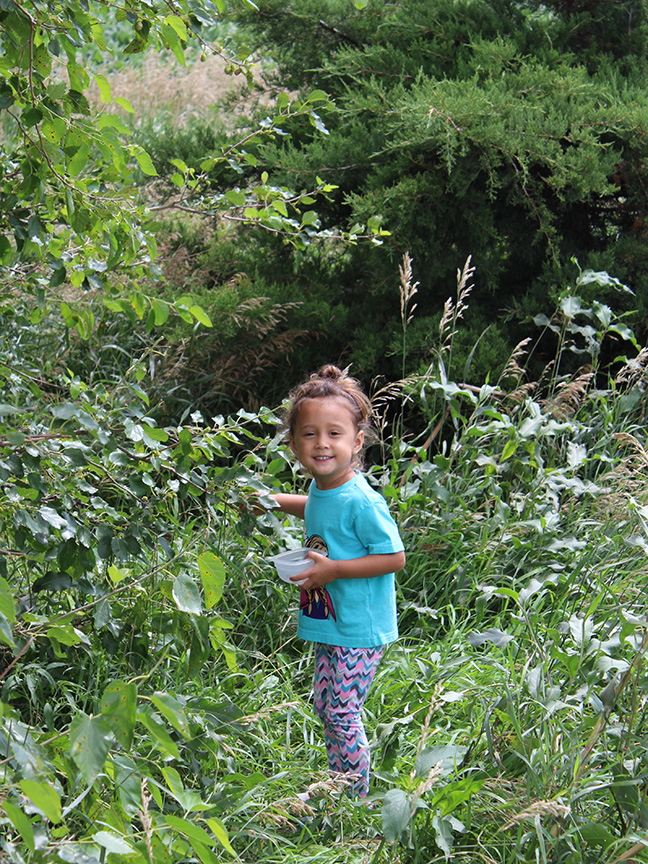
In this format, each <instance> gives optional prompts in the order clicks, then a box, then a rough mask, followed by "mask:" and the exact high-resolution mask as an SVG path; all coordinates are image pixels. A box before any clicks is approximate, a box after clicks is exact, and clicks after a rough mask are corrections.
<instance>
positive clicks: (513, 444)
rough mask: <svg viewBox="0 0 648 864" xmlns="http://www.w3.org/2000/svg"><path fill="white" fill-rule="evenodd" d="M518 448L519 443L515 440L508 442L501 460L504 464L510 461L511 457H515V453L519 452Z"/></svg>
mask: <svg viewBox="0 0 648 864" xmlns="http://www.w3.org/2000/svg"><path fill="white" fill-rule="evenodd" d="M517 446H518V445H517V441H513V440H510V441H507V442H506V444H505V445H504V449H503V450H502V455H501V457H500V460H501V461H502V462H506V460H507V459H510V458H511V456H513V455H514V454H515V451H516V450H517Z"/></svg>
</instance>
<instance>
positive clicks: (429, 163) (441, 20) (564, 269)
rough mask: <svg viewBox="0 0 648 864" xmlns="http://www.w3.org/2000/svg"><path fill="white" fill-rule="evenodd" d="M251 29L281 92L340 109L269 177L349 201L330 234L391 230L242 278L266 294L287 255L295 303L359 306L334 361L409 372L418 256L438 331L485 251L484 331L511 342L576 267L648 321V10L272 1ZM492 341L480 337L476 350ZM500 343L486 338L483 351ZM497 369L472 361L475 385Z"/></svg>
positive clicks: (427, 314)
mask: <svg viewBox="0 0 648 864" xmlns="http://www.w3.org/2000/svg"><path fill="white" fill-rule="evenodd" d="M604 7H605V8H604ZM244 20H245V22H246V25H247V26H248V27H249V28H250V29H251V31H252V35H251V36H250V39H251V40H254V41H253V44H255V45H257V46H258V47H260V48H261V50H263V51H264V52H265V53H266V54H267V53H270V54H271V55H272V56H274V57H275V59H276V64H277V66H276V70H277V71H276V76H275V77H274V78H273V79H272V80H271V82H270V83H271V84H272V85H274V86H276V84H277V82H279V81H280V82H282V83H283V84H284V85H285V84H286V83H288V84H290V85H292V86H294V87H296V88H297V87H302V86H307V87H309V88H310V87H317V88H321V90H323V91H324V92H327V93H329V94H330V95H331V97H332V99H333V100H334V104H335V107H334V110H333V111H331V112H329V113H328V114H327V118H326V124H327V128H328V130H329V134H328V135H326V136H323V137H322V136H313V135H312V134H311V133H310V131H309V130H308V129H306V128H303V127H302V128H300V129H299V130H295V131H294V132H293V133H292V134H291V135H290V136H285V137H281V138H279V139H276V140H265V141H263V142H261V145H260V147H259V149H258V151H255V154H256V156H257V158H258V159H259V170H269V168H268V166H276V165H278V164H281V165H282V166H283V168H282V169H281V170H279V172H278V175H277V176H278V177H281V176H283V177H284V182H288V179H290V182H291V184H293V185H299V184H303V186H304V187H305V188H308V187H309V186H310V185H312V184H313V182H314V179H315V176H316V175H317V176H319V177H325V178H326V180H327V181H328V182H330V183H331V184H333V185H336V186H339V187H340V189H343V190H344V193H345V194H344V197H343V198H340V197H338V196H333V197H332V199H331V201H330V202H328V204H326V205H323V206H322V207H321V208H320V218H321V220H322V227H323V228H326V227H328V226H332V225H340V224H346V225H349V226H352V225H353V223H354V222H357V223H359V224H367V221H368V219H369V218H370V217H371V215H372V214H376V215H378V216H379V217H380V219H381V225H382V227H383V228H384V229H386V230H388V231H389V232H390V234H389V236H387V237H385V239H384V243H383V244H382V246H380V247H378V248H376V249H369V248H367V247H366V246H358V247H355V248H352V249H350V250H344V251H343V252H340V254H336V255H329V256H327V259H326V261H325V262H324V261H322V259H321V258H317V257H316V255H315V253H313V252H312V250H308V252H307V253H306V254H305V255H293V256H290V255H289V253H288V252H284V254H283V256H282V254H281V251H280V250H279V249H278V247H277V246H276V245H275V244H274V243H272V242H268V241H263V239H262V238H260V239H259V243H260V244H262V246H261V248H262V251H260V252H259V250H258V248H257V247H255V248H254V249H253V250H252V251H251V255H250V259H254V260H250V264H249V265H247V264H246V266H245V269H246V270H247V269H248V266H249V267H250V268H254V269H255V272H256V273H257V274H258V275H259V276H260V277H262V278H264V279H265V280H266V281H267V282H270V281H276V277H277V259H280V264H279V266H282V265H283V268H284V270H283V272H284V273H285V276H283V278H284V279H285V281H286V283H288V282H290V284H291V285H292V288H293V293H292V298H291V299H295V298H296V296H297V294H298V293H299V292H302V293H303V294H306V292H308V295H309V297H315V298H317V301H319V300H320V298H324V297H330V296H334V297H340V298H342V297H343V298H344V303H345V305H347V306H348V307H349V308H350V310H351V314H350V321H351V327H352V328H353V329H352V331H351V333H349V331H348V330H343V331H338V330H337V328H336V327H335V323H332V324H331V325H330V326H329V329H328V333H327V335H328V346H327V350H328V351H329V356H331V355H333V356H340V357H343V358H344V360H345V362H352V363H353V368H354V370H355V372H356V374H360V375H363V376H366V377H367V378H369V377H373V376H375V375H376V374H383V375H385V376H386V377H387V379H390V378H393V377H394V376H396V375H398V374H399V366H398V363H397V362H392V361H391V360H390V359H389V350H388V346H389V345H390V344H392V343H393V341H394V340H395V338H396V337H397V334H398V331H399V324H398V312H397V306H396V305H395V304H394V303H393V301H392V297H393V291H394V283H393V279H392V278H390V274H391V273H393V270H394V267H395V263H396V262H397V261H399V260H400V259H401V257H402V255H403V254H404V253H405V252H406V251H407V252H409V253H410V255H411V256H412V258H413V260H414V261H415V262H416V266H417V270H418V272H419V278H420V282H421V285H420V291H419V298H418V316H419V317H420V318H421V319H424V320H428V319H429V321H430V322H433V321H434V320H435V317H437V316H438V315H439V314H440V312H441V308H440V307H441V302H442V298H444V297H445V296H446V294H447V292H448V287H449V284H450V281H451V280H452V278H453V271H454V266H455V262H456V261H457V260H465V259H466V258H467V257H468V256H469V255H472V257H473V260H474V262H475V264H476V265H477V266H478V270H479V274H480V285H479V291H478V292H476V293H475V295H474V296H473V299H472V302H473V305H474V306H475V309H476V312H477V315H476V316H475V322H477V321H482V320H483V321H486V322H487V323H489V322H492V321H493V319H494V318H500V317H503V315H504V314H506V315H507V319H508V320H507V330H508V332H509V333H510V340H509V347H512V346H513V345H514V344H515V343H516V341H518V339H520V338H522V336H523V334H524V326H523V320H524V317H525V313H526V314H528V313H531V314H534V315H535V314H538V313H540V312H541V311H543V310H544V309H545V308H546V305H547V300H546V298H547V295H548V294H549V295H550V294H551V292H552V291H553V290H554V286H555V285H556V284H558V285H560V284H564V283H565V282H566V281H568V280H569V279H571V278H572V270H571V264H570V260H571V258H572V257H575V258H577V259H578V261H579V262H580V264H581V266H582V267H584V268H589V269H594V270H607V271H608V272H614V273H615V274H617V276H618V277H619V278H620V279H622V280H623V281H624V282H625V283H626V284H628V285H629V286H630V287H631V288H632V289H633V291H634V292H635V294H636V295H637V297H638V298H639V299H638V301H637V312H638V315H637V318H636V319H635V322H636V321H637V320H642V319H643V317H644V316H645V297H646V284H645V277H644V272H645V267H644V266H643V265H644V264H645V249H646V243H645V233H644V230H643V222H644V216H645V213H646V199H645V188H646V184H645V182H644V181H643V179H642V178H643V169H642V165H643V164H644V162H645V153H646V137H645V129H644V125H645V124H644V123H643V120H642V117H643V116H644V115H645V113H646V106H645V88H644V86H643V82H644V79H645V74H646V70H645V52H644V51H643V48H642V46H643V44H644V42H645V39H646V33H647V30H646V19H645V10H644V7H643V5H642V4H639V3H630V4H625V5H624V6H623V7H621V6H614V7H610V5H609V4H605V3H602V4H601V3H594V4H592V3H583V4H578V3H568V4H564V3H560V4H559V3H555V4H549V5H548V6H547V5H546V4H545V6H540V5H539V4H537V3H525V2H507V0H497V2H490V3H486V2H466V3H457V2H440V3H434V4H430V3H429V2H425V0H407V2H405V3H401V4H396V5H394V4H384V3H371V2H370V3H368V4H367V5H366V8H364V9H363V11H361V12H360V11H358V10H357V9H354V6H353V4H351V3H348V2H337V0H335V2H329V3H324V4H322V3H314V2H310V0H294V2H289V3H285V2H275V0H265V2H263V3H262V4H260V7H259V12H258V13H257V12H256V11H255V10H249V12H248V13H246V14H245V16H244ZM297 31H298V32H299V33H300V38H299V40H295V39H294V38H293V34H294V33H295V32H297ZM304 82H306V83H305V85H304ZM282 170H283V171H285V173H284V174H283V175H282V173H281V171H282ZM280 182H281V181H280ZM266 262H267V264H266ZM621 308H622V307H621ZM627 308H629V307H627ZM480 333H481V330H479V329H477V323H475V325H474V327H473V328H471V331H470V338H469V339H467V341H468V342H469V343H470V345H474V344H475V342H476V341H477V339H478V338H479V337H480ZM494 336H495V334H494V333H493V334H490V335H486V336H484V337H483V340H484V341H483V348H484V349H485V350H486V352H487V353H488V352H489V350H491V351H492V352H493V353H494V351H495V350H497V340H496V339H494V340H493V343H492V345H489V343H490V340H491V338H493V337H494ZM421 349H422V350H421V354H422V355H424V353H425V352H424V349H423V346H421ZM317 359H320V358H319V357H318V358H317ZM487 369H488V367H487V366H486V364H484V366H482V367H481V368H479V367H474V374H475V379H474V380H475V383H480V382H481V381H483V380H484V375H485V372H486V371H487ZM480 376H481V377H480Z"/></svg>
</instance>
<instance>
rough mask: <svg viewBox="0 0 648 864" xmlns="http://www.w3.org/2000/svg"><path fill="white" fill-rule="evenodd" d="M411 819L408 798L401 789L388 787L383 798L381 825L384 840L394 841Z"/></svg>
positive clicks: (398, 837)
mask: <svg viewBox="0 0 648 864" xmlns="http://www.w3.org/2000/svg"><path fill="white" fill-rule="evenodd" d="M410 819H411V813H410V798H409V796H408V795H406V794H405V792H403V790H402V789H390V790H389V792H387V794H386V795H385V797H384V798H383V805H382V826H383V836H384V838H385V842H387V843H396V842H397V841H398V840H399V839H400V836H401V834H402V833H403V831H405V829H406V828H407V827H408V825H409V823H410Z"/></svg>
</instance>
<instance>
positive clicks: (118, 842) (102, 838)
mask: <svg viewBox="0 0 648 864" xmlns="http://www.w3.org/2000/svg"><path fill="white" fill-rule="evenodd" d="M92 839H93V840H94V841H95V843H98V844H99V845H100V846H103V848H104V849H105V850H106V852H108V853H112V854H113V855H124V856H126V857H129V856H131V855H138V854H139V853H138V851H137V849H134V848H133V847H132V846H131V845H130V843H127V842H126V841H125V840H124V838H123V837H120V835H119V834H113V832H112V831H97V833H96V834H93V835H92Z"/></svg>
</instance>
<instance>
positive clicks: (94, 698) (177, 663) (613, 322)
mask: <svg viewBox="0 0 648 864" xmlns="http://www.w3.org/2000/svg"><path fill="white" fill-rule="evenodd" d="M470 277H471V271H470V269H468V268H466V269H464V271H463V273H462V274H461V280H460V285H459V290H458V295H457V297H456V298H454V300H453V301H452V302H450V301H449V302H448V303H447V304H446V309H445V314H444V316H443V321H442V324H441V328H440V330H439V331H438V335H437V339H436V344H435V361H434V363H433V364H432V365H431V367H430V368H429V370H428V371H427V372H426V373H425V374H423V375H421V374H418V373H413V374H411V375H407V376H406V377H404V378H403V379H402V380H397V381H394V382H391V383H390V384H389V385H387V386H386V387H385V388H384V389H383V390H382V391H381V392H380V393H378V394H376V404H377V405H378V406H379V407H380V406H382V409H383V413H384V414H389V415H390V416H392V417H393V423H392V424H391V425H390V426H389V428H383V434H382V439H381V445H380V448H378V449H377V450H376V452H375V453H374V459H373V467H372V468H371V469H370V477H371V479H372V482H374V483H376V484H377V485H378V486H380V487H381V488H382V489H383V492H384V494H385V495H386V497H387V499H388V501H389V502H390V506H391V507H392V510H393V513H394V515H395V516H396V518H397V520H398V521H399V524H400V526H401V530H402V532H403V536H404V538H405V541H406V546H407V550H408V561H407V567H406V570H405V571H404V572H403V573H402V574H400V576H399V580H398V581H399V609H400V626H401V632H402V637H401V640H400V641H399V643H397V644H396V645H394V646H392V647H391V649H390V651H389V652H388V655H387V657H386V659H385V661H384V663H383V665H382V667H381V669H380V670H379V674H378V677H377V680H376V684H375V686H374V688H373V690H372V692H371V694H370V698H369V701H368V704H367V714H368V721H369V727H370V729H371V730H373V733H374V737H373V747H374V756H373V760H374V788H373V789H372V794H373V801H374V802H376V803H377V804H378V805H379V806H378V808H377V809H374V810H371V809H368V808H364V807H363V808H358V807H356V806H355V805H354V804H353V802H350V801H348V800H347V799H346V798H345V796H344V795H342V796H341V797H340V796H339V794H338V792H337V791H336V790H335V786H334V784H332V783H331V782H330V781H329V780H328V779H327V778H326V775H325V773H324V770H323V767H324V766H323V751H322V743H321V739H320V730H319V727H318V724H317V721H316V719H315V717H314V715H313V713H312V709H311V706H310V702H309V690H310V658H309V655H308V652H307V651H305V649H304V646H302V645H300V644H298V643H297V642H296V638H295V630H294V625H293V620H292V615H291V613H290V610H291V609H292V607H293V606H294V603H295V600H296V595H293V594H291V593H290V591H289V589H288V588H287V587H286V586H285V585H284V584H283V583H280V582H279V581H278V580H277V579H276V578H275V577H274V575H273V572H272V569H271V566H270V565H269V562H268V561H267V557H268V556H269V555H270V554H271V553H273V552H275V551H276V549H277V547H278V546H281V545H291V544H294V545H298V544H299V543H300V542H301V537H300V526H299V525H298V524H295V523H294V522H293V521H292V520H291V519H290V518H285V519H284V518H282V519H279V518H278V517H277V516H276V515H274V514H272V513H270V514H268V515H266V516H263V517H260V518H255V517H253V516H252V515H251V514H250V513H249V512H248V510H247V508H246V502H247V501H248V500H249V497H250V495H252V494H256V493H259V492H260V493H261V494H263V492H264V490H266V491H267V490H271V489H293V488H301V487H302V485H303V482H304V481H303V479H302V478H300V477H299V476H298V475H295V474H293V470H292V468H291V466H290V463H289V462H288V461H287V454H286V451H285V450H284V448H283V445H282V444H281V442H280V441H279V440H278V439H277V438H276V437H274V429H275V425H274V415H273V413H272V412H271V411H268V410H265V409H264V410H263V411H262V412H261V413H259V414H254V415H247V414H245V413H241V414H238V415H237V416H232V417H230V418H228V419H226V418H224V417H211V416H209V415H201V414H199V413H198V412H197V411H196V410H192V409H191V408H190V411H191V413H190V414H187V415H186V416H185V417H184V418H183V419H182V420H180V418H176V419H174V420H173V421H170V420H169V419H168V417H167V416H166V411H165V410H164V409H163V410H161V406H162V403H161V402H160V403H157V402H156V401H154V400H151V399H150V397H149V393H151V392H153V391H154V390H155V387H153V388H151V383H152V382H151V371H152V370H153V369H154V366H153V365H151V363H150V362H149V357H148V355H147V354H146V353H145V352H141V351H138V349H137V347H136V344H135V340H133V342H132V343H131V344H130V345H129V346H128V347H127V349H125V352H124V355H123V356H124V357H125V358H126V356H127V355H129V352H130V356H128V362H126V363H122V365H121V367H120V365H119V362H118V361H119V359H120V356H121V355H120V352H117V351H116V350H115V348H114V347H113V348H112V349H110V350H108V349H107V346H106V344H105V343H104V342H103V340H97V341H95V340H94V339H93V338H91V339H90V340H89V341H88V343H87V346H88V352H87V354H86V365H85V366H84V365H83V362H82V360H81V358H80V356H78V357H77V361H76V362H77V364H78V365H77V369H76V371H75V373H74V374H71V373H70V372H68V371H67V369H66V364H65V359H67V358H65V357H64V356H63V358H62V359H63V360H64V364H61V363H59V362H57V361H56V360H53V361H52V362H51V363H50V364H49V365H48V364H45V365H43V364H42V363H41V362H40V361H39V360H38V357H39V356H41V355H42V356H52V353H53V352H52V351H51V350H50V351H47V352H46V350H45V349H46V348H51V347H52V346H54V345H55V344H57V343H56V341H55V334H56V332H57V331H60V332H61V333H62V334H63V335H65V333H66V329H65V327H64V326H62V325H58V326H55V324H56V322H55V320H54V319H52V326H51V328H50V331H49V335H48V334H47V333H46V332H45V331H44V330H43V329H42V328H39V330H38V331H34V330H33V328H32V327H31V326H30V324H29V308H28V306H25V307H24V309H23V308H21V307H20V306H19V305H18V306H17V308H16V309H15V310H14V313H13V315H12V316H11V317H8V313H7V312H5V315H4V325H5V326H3V328H2V332H3V341H2V344H1V345H0V351H1V355H2V361H3V363H2V365H0V374H1V375H2V376H3V379H4V382H5V384H4V397H3V398H4V401H3V403H2V405H0V415H1V417H2V421H1V423H2V425H1V427H0V481H1V482H2V487H3V498H2V503H1V505H0V519H1V520H2V526H3V537H4V541H3V549H2V559H1V566H2V571H1V578H0V641H1V642H2V650H1V658H2V659H1V667H0V681H1V685H2V690H1V691H0V698H1V700H2V702H1V707H2V716H1V718H0V724H1V725H0V748H1V754H2V759H3V762H4V769H3V772H4V773H3V780H2V791H3V795H2V803H0V820H2V823H3V834H2V840H1V841H0V843H1V844H2V850H3V851H2V855H3V856H4V857H6V859H7V860H8V861H21V860H22V861H33V862H39V861H40V862H46V861H47V862H57V861H65V862H86V864H93V862H99V861H104V860H107V861H121V860H131V861H133V862H135V864H137V862H152V861H156V862H157V861H168V862H178V864H180V862H181V861H186V860H188V859H189V860H200V861H202V862H208V864H211V862H215V861H219V860H228V859H229V858H232V857H233V856H238V857H239V859H240V860H242V861H266V862H271V861H282V862H290V861H293V860H294V861H295V862H296V861H300V862H304V861H311V860H312V861H315V860H317V861H326V862H331V864H333V862H342V861H344V862H348V861H358V862H360V861H366V860H368V859H372V860H374V861H375V862H376V864H378V862H381V861H384V862H386V861H401V862H414V861H429V862H432V861H442V860H444V859H446V858H450V859H452V858H454V857H455V856H457V857H459V856H463V857H466V856H468V857H472V858H473V859H474V860H479V858H480V857H483V855H482V853H483V852H484V850H487V852H488V856H489V860H491V861H501V862H514V861H529V862H536V861H542V862H549V861H557V860H562V861H579V862H580V861H585V862H592V864H594V862H598V861H600V860H605V861H614V860H617V859H619V858H620V856H622V855H630V854H631V855H632V857H634V859H635V860H644V859H645V857H646V856H645V851H644V849H645V845H644V840H643V839H642V838H643V833H642V831H643V826H644V821H645V818H646V816H645V813H646V805H645V803H644V797H643V777H644V773H645V768H644V762H645V759H646V741H645V736H646V732H645V729H644V723H643V718H644V714H645V699H646V696H645V693H644V689H643V686H642V674H641V669H640V667H641V658H642V656H643V652H644V648H645V641H646V637H645V632H646V623H647V622H646V619H645V610H644V606H643V601H642V597H643V595H644V593H645V589H646V579H645V550H646V548H648V540H647V539H646V528H645V525H646V512H645V507H646V505H645V503H644V502H645V491H644V485H645V484H644V482H643V476H642V474H643V472H645V465H646V463H648V457H647V456H646V450H645V449H644V448H645V434H644V428H643V426H644V424H643V413H644V411H645V363H646V358H645V353H646V352H645V350H644V351H641V352H637V349H636V348H632V344H631V341H630V340H631V333H629V332H628V331H627V330H626V329H625V327H624V325H623V323H622V321H620V320H619V319H618V318H617V317H616V316H615V314H614V313H613V311H612V310H611V309H610V308H609V307H606V306H604V305H602V304H600V303H598V302H597V301H596V300H595V299H593V297H592V294H593V292H596V291H597V290H598V288H599V287H601V285H602V284H603V285H607V288H608V289H610V290H613V289H615V288H616V289H617V290H620V289H621V286H620V284H619V283H617V282H616V281H615V280H612V279H610V278H609V277H607V276H606V274H596V275H593V274H591V273H583V274H582V275H581V278H580V280H579V282H578V283H575V284H574V286H573V288H571V289H565V291H564V292H562V296H561V299H560V303H559V305H558V307H557V309H556V312H555V313H554V314H553V315H552V316H551V317H550V318H548V319H547V321H546V322H545V324H546V326H547V327H548V328H550V332H552V330H553V332H554V335H555V356H554V360H553V362H552V364H551V366H550V367H549V368H548V369H547V375H546V377H545V378H544V379H543V380H541V381H539V382H538V383H537V384H532V383H531V382H530V381H528V380H525V378H524V375H523V352H522V349H520V350H519V351H518V352H517V353H516V355H515V356H514V357H512V358H510V360H509V362H508V364H507V372H506V376H505V377H503V378H502V380H501V381H500V382H494V383H493V384H492V385H485V386H483V387H482V388H472V389H471V388H469V387H465V386H463V385H461V384H458V383H455V382H454V381H453V377H454V376H453V351H454V343H455V341H456V338H457V335H458V333H459V332H460V331H461V328H462V326H463V323H464V316H465V315H466V302H467V299H468V296H469V293H470V287H471V283H470ZM415 289H416V285H415V283H414V282H413V275H412V274H411V272H410V271H409V270H408V267H407V262H406V263H405V265H404V267H403V271H402V274H401V291H402V296H403V320H402V323H403V332H404V335H405V336H407V330H408V328H409V327H411V326H412V324H413V322H414V320H415V315H416V312H415V311H414V317H411V313H412V310H413V306H414V302H415V300H416V296H417V295H416V291H415ZM595 296H596V294H595V293H594V297H595ZM408 322H409V323H408ZM9 323H11V325H12V326H10V327H9V326H7V325H8V324H9ZM106 327H107V328H108V329H109V325H108V324H106ZM620 336H622V337H624V339H625V344H626V345H627V347H628V350H630V351H631V352H632V357H631V358H629V359H626V360H621V359H620V360H619V361H618V363H617V364H616V371H615V373H614V377H610V375H609V370H606V369H605V368H603V367H601V366H600V357H601V353H602V352H601V348H602V347H603V349H604V348H605V342H606V341H614V340H615V339H618V338H619V337H620ZM71 341H73V340H71ZM102 346H103V347H102ZM104 348H105V349H106V351H105V353H104V352H103V349H104ZM573 349H577V350H579V351H583V352H584V353H583V355H582V358H583V359H584V360H587V361H588V363H589V365H588V366H587V367H583V368H582V370H581V372H580V374H578V375H576V376H570V375H566V374H564V373H563V371H562V362H563V360H565V359H566V357H567V354H568V353H569V352H570V350H573ZM112 352H114V359H110V358H111V356H112ZM102 358H103V360H106V359H108V362H107V363H106V365H105V366H102ZM402 362H403V364H404V366H405V369H406V371H408V372H409V365H408V357H407V354H406V353H405V354H404V355H403V356H402ZM595 373H597V375H598V377H595ZM605 376H607V377H605ZM604 377H605V386H602V382H603V379H604ZM409 406H416V411H415V412H414V414H415V416H416V417H417V418H419V425H418V427H417V428H416V429H415V430H413V429H412V430H410V431H409V432H406V431H405V430H406V429H407V425H408V424H407V416H408V412H409ZM387 409H389V410H387ZM420 418H424V420H423V422H420ZM305 786H311V787H312V791H313V797H312V798H311V805H312V806H311V805H309V806H308V807H305V806H304V804H303V803H302V802H300V801H298V799H296V798H295V797H294V796H295V793H296V792H298V791H302V790H303V789H304V787H305ZM338 791H339V790H338ZM305 811H306V813H305ZM2 814H3V815H2ZM304 815H307V816H309V817H313V818H312V821H310V822H307V823H306V824H305V825H304V822H303V819H304Z"/></svg>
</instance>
